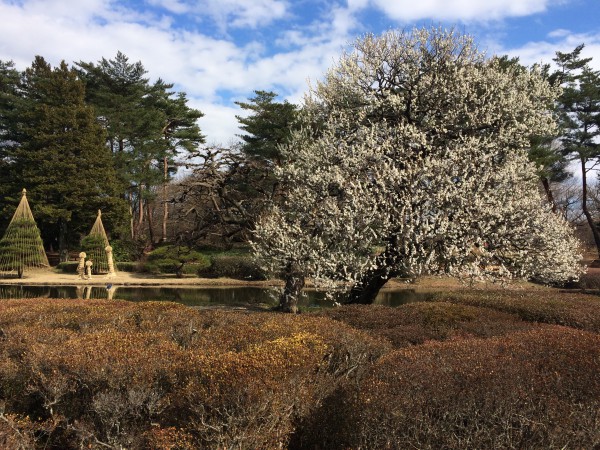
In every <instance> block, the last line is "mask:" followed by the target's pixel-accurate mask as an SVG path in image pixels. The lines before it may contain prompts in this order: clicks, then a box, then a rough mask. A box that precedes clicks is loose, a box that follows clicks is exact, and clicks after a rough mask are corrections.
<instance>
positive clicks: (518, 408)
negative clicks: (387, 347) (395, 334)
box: [292, 325, 600, 449]
mask: <svg viewBox="0 0 600 450" xmlns="http://www.w3.org/2000/svg"><path fill="white" fill-rule="evenodd" d="M599 371H600V336H599V335H597V334H594V333H589V332H584V331H578V330H573V329H568V328H563V327H558V326H549V325H547V326H541V327H538V328H537V329H534V330H529V331H524V332H518V333H514V334H510V335H507V336H502V337H496V338H490V339H472V340H463V341H447V342H430V343H427V344H424V345H420V346H414V347H409V348H405V349H400V350H397V351H395V352H393V353H391V354H388V355H387V356H385V357H383V358H382V359H381V360H379V361H378V362H377V363H376V365H375V366H374V367H373V370H372V372H371V373H370V375H369V376H367V377H365V378H364V379H363V381H362V382H361V383H360V386H359V387H358V388H357V387H353V386H351V385H347V386H345V387H344V388H343V389H340V390H339V391H338V392H336V395H334V396H332V397H330V398H329V399H328V401H327V402H325V403H324V406H323V409H322V410H321V411H319V413H318V414H317V416H318V417H320V418H321V419H323V418H325V417H327V418H328V422H326V426H325V427H323V428H320V427H318V426H314V427H313V428H312V429H306V430H304V432H305V433H306V434H305V435H304V436H303V438H304V440H303V441H301V445H296V444H297V443H296V442H292V448H294V446H295V448H301V447H302V446H304V447H305V448H306V447H309V448H310V447H313V448H314V447H317V448H397V449H402V448H423V449H425V448H430V449H437V448H447V449H466V448H473V449H479V448H597V447H598V446H599V445H600V377H598V373H599Z"/></svg>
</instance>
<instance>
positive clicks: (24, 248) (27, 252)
mask: <svg viewBox="0 0 600 450" xmlns="http://www.w3.org/2000/svg"><path fill="white" fill-rule="evenodd" d="M26 193H27V191H26V190H25V189H23V196H22V197H21V201H20V202H19V206H18V207H17V210H16V211H15V214H14V215H13V217H12V219H11V221H10V223H9V224H8V228H7V229H6V233H5V234H4V237H3V238H2V239H1V240H0V271H3V272H12V271H17V272H18V271H19V270H20V271H23V270H25V269H27V268H31V267H48V266H49V264H48V257H47V256H46V252H45V251H44V243H43V242H42V238H41V236H40V230H39V229H38V227H37V225H36V223H35V219H34V218H33V213H32V212H31V208H30V207H29V202H28V201H27V196H26Z"/></svg>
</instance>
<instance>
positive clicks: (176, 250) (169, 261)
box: [143, 245, 210, 277]
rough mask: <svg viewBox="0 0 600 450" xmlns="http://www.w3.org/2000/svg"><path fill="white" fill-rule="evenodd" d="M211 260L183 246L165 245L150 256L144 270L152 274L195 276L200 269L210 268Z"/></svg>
mask: <svg viewBox="0 0 600 450" xmlns="http://www.w3.org/2000/svg"><path fill="white" fill-rule="evenodd" d="M209 265H210V260H209V259H208V257H207V256H205V255H203V254H202V253H200V252H197V251H195V250H193V249H190V248H189V247H186V246H182V245H165V246H163V247H159V248H157V249H156V250H153V251H152V252H150V253H149V254H148V260H147V262H146V263H145V264H144V265H143V270H144V271H145V272H150V273H165V274H169V273H170V274H175V275H177V276H178V277H182V276H183V275H184V274H194V273H196V272H197V271H198V270H199V269H201V268H205V267H208V266H209Z"/></svg>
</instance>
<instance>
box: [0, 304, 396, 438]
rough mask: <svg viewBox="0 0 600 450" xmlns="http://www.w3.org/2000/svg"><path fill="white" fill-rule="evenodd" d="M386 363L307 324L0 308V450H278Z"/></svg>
mask: <svg viewBox="0 0 600 450" xmlns="http://www.w3.org/2000/svg"><path fill="white" fill-rule="evenodd" d="M388 349H389V347H388V345H387V344H386V343H384V342H383V341H378V340H376V339H373V338H371V337H369V336H368V335H366V334H365V333H362V332H360V331H357V330H354V329H352V328H351V327H349V326H346V325H343V324H340V323H336V322H334V321H331V320H327V319H324V318H316V317H293V316H289V315H285V316H284V315H277V314H272V313H264V314H263V313H257V314H244V313H234V312H219V311H202V312H199V311H194V310H190V309H189V308H187V307H184V306H181V305H176V304H170V303H140V304H135V303H127V302H121V301H117V302H108V301H102V300H92V301H84V300H46V299H44V300H42V299H36V300H9V301H4V302H2V303H1V304H0V402H1V405H2V410H1V411H2V412H1V414H0V445H1V446H2V448H18V445H23V446H24V448H36V447H37V448H47V449H52V448H54V449H69V448H82V447H89V448H106V446H109V447H114V448H120V447H125V448H144V449H145V448H157V449H158V448H164V449H166V448H182V449H183V448H225V447H227V448H274V447H281V446H283V447H285V446H286V445H287V441H288V439H289V436H290V434H291V433H292V431H293V429H294V423H296V422H298V421H299V420H300V418H302V417H303V416H305V415H308V414H309V413H310V411H311V410H312V409H314V408H315V407H316V406H317V405H318V404H319V403H320V401H321V399H322V398H325V397H326V396H328V395H329V394H330V393H331V391H332V390H333V389H335V387H336V385H337V384H339V382H340V381H341V380H344V379H349V378H352V377H356V376H358V375H359V374H360V373H361V371H363V370H365V369H366V368H367V367H368V366H369V365H370V364H371V362H373V361H374V360H376V359H377V358H378V357H380V356H381V355H382V354H383V353H385V352H386V351H388ZM17 444H18V445H17Z"/></svg>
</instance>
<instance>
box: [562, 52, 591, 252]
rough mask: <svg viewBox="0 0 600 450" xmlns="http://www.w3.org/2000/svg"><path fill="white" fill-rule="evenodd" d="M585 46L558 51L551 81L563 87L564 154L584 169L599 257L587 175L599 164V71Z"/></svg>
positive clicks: (585, 210) (584, 191)
mask: <svg viewBox="0 0 600 450" xmlns="http://www.w3.org/2000/svg"><path fill="white" fill-rule="evenodd" d="M583 48H584V46H583V44H582V45H579V46H578V47H576V48H575V49H574V50H573V51H572V52H570V53H562V52H556V58H554V61H555V62H556V64H557V65H558V70H557V71H556V72H555V73H554V74H552V80H553V81H554V82H555V83H556V84H560V85H561V86H562V88H563V91H562V94H561V96H560V98H559V99H558V110H559V112H560V124H561V129H562V133H563V135H562V138H561V144H562V151H563V154H564V155H566V156H567V157H568V158H569V159H571V160H573V161H578V162H579V164H580V166H581V183H582V186H581V188H582V200H581V207H582V210H583V214H584V215H585V217H586V220H587V222H588V225H589V227H590V229H591V231H592V234H593V236H594V241H595V243H596V247H597V250H598V254H599V256H600V230H599V229H598V225H597V224H596V218H595V217H594V216H593V214H592V213H591V211H590V209H589V205H588V201H589V200H590V199H589V192H588V191H589V187H588V174H589V172H590V171H591V170H593V169H594V167H595V166H596V164H598V162H599V161H600V159H599V158H600V142H599V139H600V71H597V70H593V69H592V68H591V66H590V65H589V62H590V61H591V59H592V58H582V57H581V51H582V50H583Z"/></svg>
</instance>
